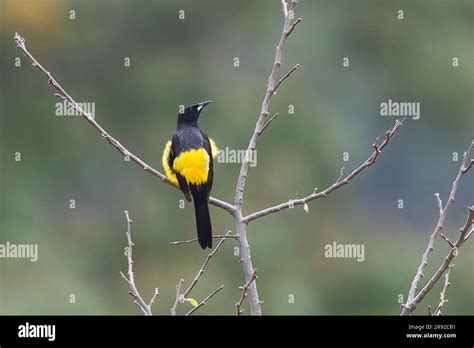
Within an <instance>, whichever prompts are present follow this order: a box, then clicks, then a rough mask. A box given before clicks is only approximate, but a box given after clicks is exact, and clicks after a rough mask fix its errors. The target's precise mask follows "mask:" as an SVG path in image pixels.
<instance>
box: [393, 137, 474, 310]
mask: <svg viewBox="0 0 474 348" xmlns="http://www.w3.org/2000/svg"><path fill="white" fill-rule="evenodd" d="M473 147H474V140H471V143H470V145H469V147H468V148H467V150H466V151H465V152H464V155H463V160H462V162H461V166H460V168H459V171H458V174H457V176H456V178H455V179H454V181H453V184H452V187H451V192H450V194H449V198H448V200H447V202H446V204H445V205H444V207H443V208H440V214H439V218H438V223H437V224H436V227H435V229H434V231H433V233H431V235H430V239H429V242H428V246H427V247H426V250H425V252H424V253H423V255H422V257H421V263H420V265H419V266H418V268H417V271H416V274H415V277H414V278H413V281H412V283H411V286H410V290H409V292H408V297H407V301H406V303H405V306H404V307H403V309H402V312H401V315H409V314H411V311H413V310H414V309H415V308H416V307H417V306H418V304H419V303H420V302H421V300H423V298H424V297H425V296H426V294H427V293H428V292H429V291H430V290H431V289H432V288H433V286H434V284H435V283H436V282H437V281H438V280H439V278H440V277H441V276H442V274H443V273H444V272H445V271H446V269H447V267H448V266H449V264H450V261H448V262H447V263H446V261H447V260H448V259H452V258H453V257H454V256H455V255H454V254H453V250H454V249H452V250H451V251H450V254H449V255H448V256H447V257H446V259H445V263H443V265H442V266H441V267H440V269H438V272H441V273H438V272H437V273H436V274H435V275H434V276H433V278H431V280H430V281H429V282H428V284H427V285H426V286H425V287H424V288H423V289H422V290H421V291H420V292H419V293H418V295H417V294H416V291H417V290H418V284H419V283H420V280H421V278H422V277H423V276H424V274H423V271H424V269H425V268H426V266H428V256H429V255H430V253H431V252H432V251H433V250H434V241H435V239H436V238H437V237H438V236H439V234H440V232H441V230H442V229H443V228H444V221H445V219H446V216H447V214H448V210H449V208H450V207H451V205H452V204H453V203H454V201H455V197H456V192H457V190H458V186H459V182H460V181H461V178H462V177H463V176H464V175H465V174H466V173H467V171H468V170H469V168H470V167H469V165H468V163H470V162H471V158H470V156H471V151H472V149H473ZM435 196H436V197H437V198H438V204H439V202H440V201H441V198H439V195H435ZM468 216H471V215H470V214H469V215H468ZM468 220H469V217H468ZM466 232H467V231H466ZM461 234H462V239H458V241H460V242H461V243H460V244H459V245H458V242H456V243H454V244H455V246H456V247H457V248H459V246H460V245H461V244H462V243H463V242H464V240H465V234H466V233H464V234H463V233H461ZM450 255H452V256H451V257H450Z"/></svg>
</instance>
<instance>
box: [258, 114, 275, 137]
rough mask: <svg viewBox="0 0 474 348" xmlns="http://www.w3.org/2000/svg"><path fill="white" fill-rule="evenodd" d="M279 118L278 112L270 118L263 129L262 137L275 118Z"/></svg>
mask: <svg viewBox="0 0 474 348" xmlns="http://www.w3.org/2000/svg"><path fill="white" fill-rule="evenodd" d="M277 117H278V112H277V113H276V114H275V115H273V116H272V117H270V119H269V120H268V121H267V123H265V125H264V126H263V128H262V131H261V133H260V135H262V134H263V132H264V131H265V129H266V128H267V127H268V125H269V124H270V123H271V122H272V121H273V120H274V119H275V118H277Z"/></svg>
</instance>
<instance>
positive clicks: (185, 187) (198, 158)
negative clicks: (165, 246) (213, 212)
mask: <svg viewBox="0 0 474 348" xmlns="http://www.w3.org/2000/svg"><path fill="white" fill-rule="evenodd" d="M210 102H211V101H204V102H201V103H198V104H195V105H191V106H188V107H186V108H184V111H183V112H182V113H179V114H178V127H177V129H176V133H175V135H174V136H173V138H172V139H171V141H168V142H167V143H166V146H165V150H164V151H163V159H162V161H163V167H164V169H165V173H166V176H167V177H168V179H170V180H171V182H172V183H173V184H174V185H176V186H177V187H179V188H180V189H181V191H183V193H184V196H185V197H186V199H187V200H188V202H191V196H192V197H193V199H192V200H193V201H194V210H195V214H196V227H197V234H198V241H199V244H200V245H201V247H202V248H203V249H205V248H207V247H209V248H212V225H211V218H210V216H209V195H210V193H211V189H212V179H213V176H214V171H213V158H214V157H215V156H216V155H217V147H216V144H215V143H214V141H213V140H212V139H209V138H208V137H207V135H206V134H205V133H204V132H203V131H201V129H199V127H198V125H197V120H198V118H199V114H200V113H201V111H202V109H203V108H204V107H205V106H206V105H207V104H209V103H210Z"/></svg>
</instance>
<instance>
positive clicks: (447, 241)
mask: <svg viewBox="0 0 474 348" xmlns="http://www.w3.org/2000/svg"><path fill="white" fill-rule="evenodd" d="M439 236H440V237H441V238H443V239H444V240H445V241H446V243H448V244H449V246H450V247H451V248H454V247H455V245H454V243H453V242H451V240H450V239H449V238H448V237H446V236H445V235H444V234H443V233H441V232H440V233H439Z"/></svg>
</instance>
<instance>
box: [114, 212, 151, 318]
mask: <svg viewBox="0 0 474 348" xmlns="http://www.w3.org/2000/svg"><path fill="white" fill-rule="evenodd" d="M125 217H126V219H127V232H126V234H127V241H128V250H127V260H128V272H127V273H128V277H126V276H125V274H123V272H120V275H121V276H122V278H123V279H124V280H125V281H126V282H127V283H128V286H129V288H130V291H129V294H130V295H131V296H132V297H133V299H134V301H133V302H134V303H135V304H136V305H137V306H138V307H139V308H140V309H141V310H142V311H143V313H144V314H145V315H152V312H151V306H152V305H153V302H155V299H156V297H157V296H158V295H159V293H160V290H159V288H156V289H155V293H154V294H153V296H152V298H151V300H150V303H148V304H147V303H146V302H145V301H143V299H142V297H141V296H140V293H139V292H138V289H137V287H136V285H135V276H134V273H133V246H134V245H135V244H133V242H132V219H130V215H129V213H128V211H127V210H125Z"/></svg>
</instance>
